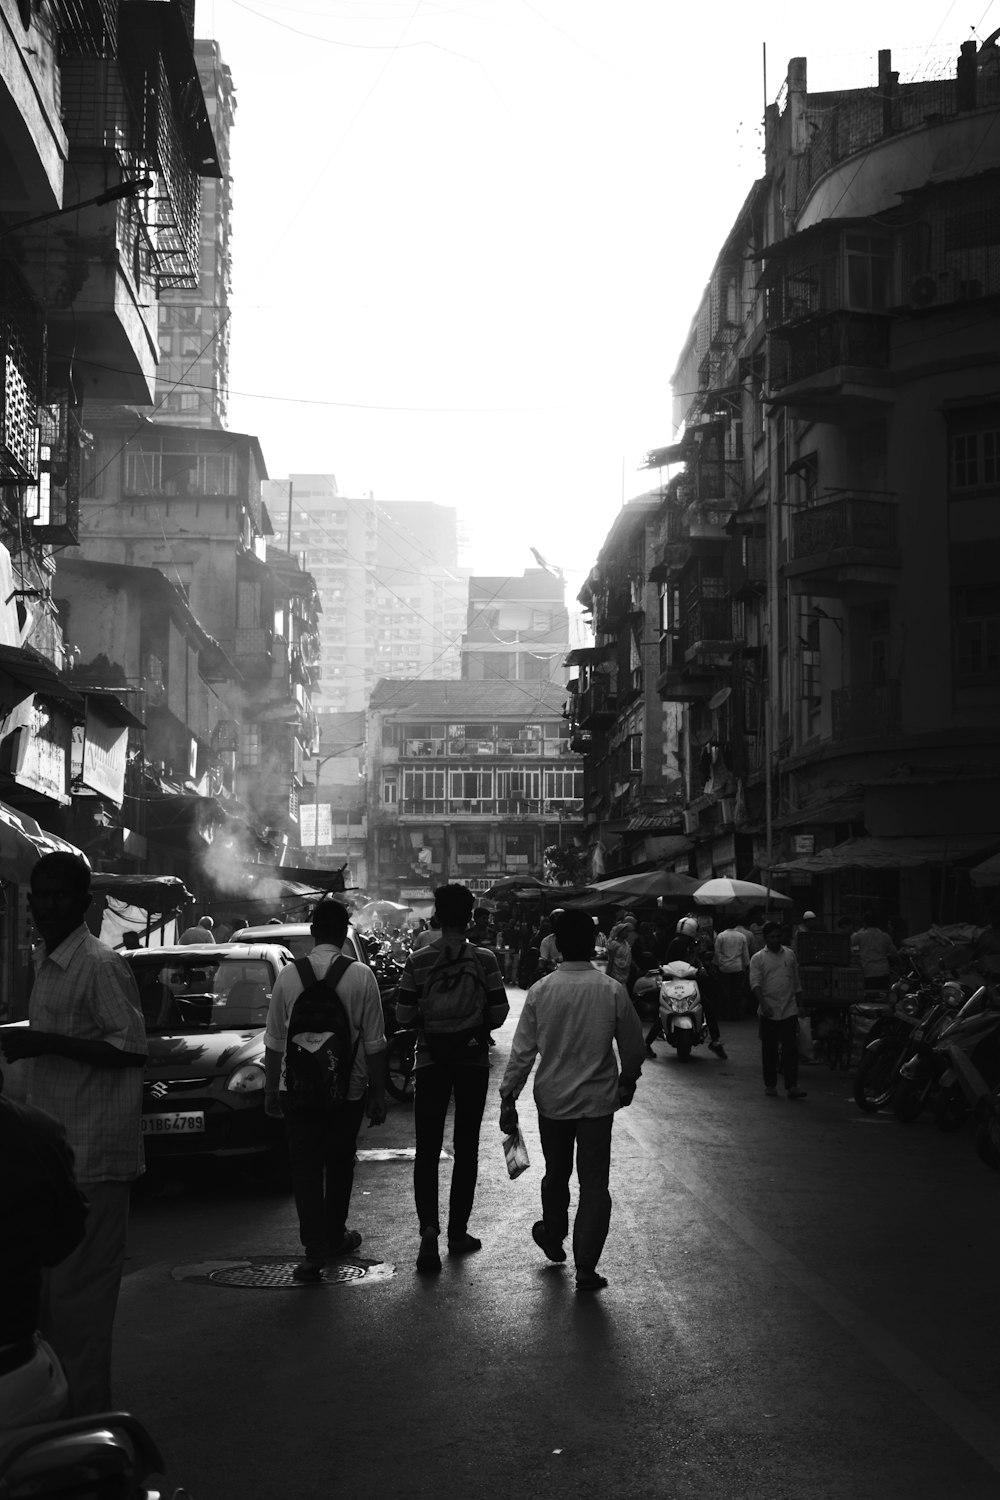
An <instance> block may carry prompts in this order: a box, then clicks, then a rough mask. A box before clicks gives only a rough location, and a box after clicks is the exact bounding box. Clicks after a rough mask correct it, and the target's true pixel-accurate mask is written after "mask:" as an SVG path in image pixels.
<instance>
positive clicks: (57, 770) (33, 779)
mask: <svg viewBox="0 0 1000 1500" xmlns="http://www.w3.org/2000/svg"><path fill="white" fill-rule="evenodd" d="M26 701H30V700H26ZM21 707H22V705H21V704H18V708H19V709H20V708H21ZM30 721H31V722H30V723H25V724H23V725H22V727H20V728H19V729H17V730H16V731H15V734H14V738H15V739H16V741H17V744H16V748H15V750H14V754H13V760H12V771H13V775H14V780H15V781H16V782H17V783H18V784H19V785H20V786H23V787H28V788H30V789H31V791H33V792H39V793H40V794H41V795H42V796H43V797H51V798H52V799H53V801H55V802H62V803H67V802H69V800H70V799H69V797H68V796H67V795H66V768H67V764H68V761H69V751H70V734H71V730H72V725H71V723H70V721H69V719H68V718H66V716H65V715H64V714H58V713H55V712H54V711H53V710H52V709H51V708H49V706H48V705H47V704H46V703H41V702H39V701H38V699H37V698H36V699H35V702H34V706H33V708H32V710H31V713H30Z"/></svg>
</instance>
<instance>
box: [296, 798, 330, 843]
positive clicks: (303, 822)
mask: <svg viewBox="0 0 1000 1500" xmlns="http://www.w3.org/2000/svg"><path fill="white" fill-rule="evenodd" d="M330 807H331V804H330V803H329V802H321V803H320V804H319V806H318V807H317V806H316V803H315V802H300V803H299V843H300V844H301V846H302V848H303V849H315V848H316V847H317V846H319V845H326V844H332V843H333V820H332V818H331V816H330ZM317 812H318V813H319V832H318V834H317V831H316V822H317V819H316V814H317Z"/></svg>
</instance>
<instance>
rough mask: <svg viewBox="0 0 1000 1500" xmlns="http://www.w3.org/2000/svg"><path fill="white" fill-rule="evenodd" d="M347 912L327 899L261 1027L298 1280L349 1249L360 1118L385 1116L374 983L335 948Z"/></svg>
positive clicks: (355, 1241) (376, 1120)
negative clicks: (295, 1226)
mask: <svg viewBox="0 0 1000 1500" xmlns="http://www.w3.org/2000/svg"><path fill="white" fill-rule="evenodd" d="M347 922H348V916H347V908H346V906H343V905H342V904H341V903H340V902H339V901H334V900H332V899H330V898H325V899H324V900H322V901H320V902H319V903H318V904H317V906H316V907H315V909H314V911H313V915H312V922H311V924H310V926H311V929H312V935H313V937H314V938H315V940H316V946H315V948H314V949H313V950H312V952H311V953H310V954H309V955H308V956H307V957H306V958H300V959H298V960H296V962H295V963H294V964H289V965H288V967H287V968H285V969H282V971H281V973H280V974H279V975H278V978H277V979H276V980H275V984H274V990H273V992H272V995H271V1004H270V1007H269V1009H268V1013H267V1029H266V1030H265V1033H264V1042H265V1046H266V1049H267V1051H266V1057H265V1093H264V1108H265V1110H266V1111H267V1113H268V1114H269V1115H283V1116H284V1120H285V1130H286V1133H287V1139H288V1158H289V1162H290V1164H291V1171H292V1188H293V1191H294V1193H295V1207H296V1210H297V1212H298V1216H299V1235H300V1237H301V1239H302V1245H303V1248H304V1250H305V1259H304V1260H302V1261H300V1262H299V1264H298V1265H297V1266H296V1267H295V1269H294V1271H293V1272H292V1275H293V1276H294V1277H295V1280H296V1281H321V1280H322V1278H323V1267H324V1265H325V1264H326V1262H327V1261H328V1260H331V1259H333V1258H335V1257H336V1256H338V1255H350V1254H351V1252H352V1251H354V1250H356V1249H357V1248H358V1246H359V1245H360V1244H361V1235H360V1234H359V1233H358V1231H357V1230H355V1229H348V1227H347V1214H348V1210H349V1208H350V1204H351V1190H352V1188H353V1186H354V1153H355V1150H356V1147H357V1139H358V1131H359V1130H360V1128H361V1118H362V1116H363V1115H364V1114H365V1112H366V1100H367V1114H368V1119H369V1121H370V1123H371V1124H372V1125H381V1124H382V1122H383V1121H384V1119H385V1114H386V1107H385V1031H384V1027H383V1017H382V1001H381V998H380V995H379V987H378V981H377V980H376V978H375V975H374V974H373V973H372V971H371V969H370V968H369V967H368V965H367V964H363V963H356V962H355V961H354V960H353V959H350V958H348V957H346V955H345V954H344V953H343V952H342V951H341V950H342V948H343V945H344V939H345V938H346V937H347Z"/></svg>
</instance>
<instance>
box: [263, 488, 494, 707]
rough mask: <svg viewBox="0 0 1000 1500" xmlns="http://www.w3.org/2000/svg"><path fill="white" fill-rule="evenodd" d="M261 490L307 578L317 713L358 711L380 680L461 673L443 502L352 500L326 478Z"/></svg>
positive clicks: (451, 533)
mask: <svg viewBox="0 0 1000 1500" xmlns="http://www.w3.org/2000/svg"><path fill="white" fill-rule="evenodd" d="M263 496H264V500H265V502H266V503H267V506H268V510H269V512H270V515H271V518H272V521H273V524H274V528H275V532H276V533H277V536H278V537H279V538H280V539H281V540H282V545H285V544H286V542H287V544H288V545H289V548H290V550H291V551H292V552H295V553H303V554H304V555H305V566H306V567H307V568H308V569H309V571H310V573H311V574H312V576H313V577H314V578H315V580H316V588H317V590H318V592H319V597H320V601H321V604H322V608H323V613H322V616H321V619H320V645H321V657H320V688H319V693H318V706H319V709H320V711H321V712H322V711H327V712H333V713H352V712H356V711H358V710H359V709H362V708H364V707H365V706H366V704H367V702H368V698H369V696H370V695H371V691H372V689H373V687H374V686H375V683H376V682H377V681H378V680H379V678H380V677H386V676H389V675H392V676H393V677H414V678H421V679H425V680H433V679H449V678H452V679H454V678H457V677H459V676H460V675H461V673H460V663H461V641H462V630H463V627H464V624H465V619H466V610H467V600H468V569H462V568H459V566H458V520H457V513H456V511H455V510H454V509H453V508H452V507H450V506H445V505H436V504H434V503H432V502H419V501H387V502H385V503H383V502H377V501H376V500H375V499H374V497H373V496H371V495H368V496H365V497H363V498H361V499H355V498H351V497H349V496H347V495H342V494H341V493H340V491H339V489H338V488H337V480H336V476H335V475H333V474H292V475H290V476H289V478H288V479H286V480H271V481H270V482H269V483H267V484H265V485H264V487H263ZM289 511H291V516H290V518H289Z"/></svg>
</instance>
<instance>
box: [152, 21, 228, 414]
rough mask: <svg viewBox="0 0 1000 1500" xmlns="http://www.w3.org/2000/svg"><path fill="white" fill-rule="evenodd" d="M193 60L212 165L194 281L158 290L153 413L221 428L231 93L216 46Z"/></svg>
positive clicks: (204, 45)
mask: <svg viewBox="0 0 1000 1500" xmlns="http://www.w3.org/2000/svg"><path fill="white" fill-rule="evenodd" d="M194 59H195V65H196V67H197V70H198V77H199V79H200V81H201V88H202V93H203V95H204V99H205V107H206V110H207V112H208V119H209V123H210V125H211V130H212V136H213V139H214V141H215V145H216V149H217V152H218V159H219V175H218V177H210V178H206V179H205V182H204V184H203V186H202V193H201V213H200V225H199V229H200V232H199V242H198V280H197V284H196V285H194V286H177V287H163V288H161V292H160V301H159V317H158V327H157V344H158V348H159V363H158V365H157V370H156V393H155V394H156V410H157V412H159V413H160V414H162V415H163V416H164V417H166V418H167V419H168V420H170V421H175V422H183V423H185V424H187V425H188V426H191V427H225V425H226V412H227V408H228V403H229V344H230V328H231V322H230V319H231V309H230V305H229V296H230V292H231V289H232V208H233V188H232V174H231V171H230V160H229V153H230V134H231V131H232V127H233V120H234V117H235V114H236V89H235V86H234V84H233V77H232V73H231V71H230V69H229V68H228V66H227V65H226V63H225V62H224V61H223V58H222V52H221V49H220V47H219V44H218V42H215V41H207V40H203V39H196V40H195V43H194Z"/></svg>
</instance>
